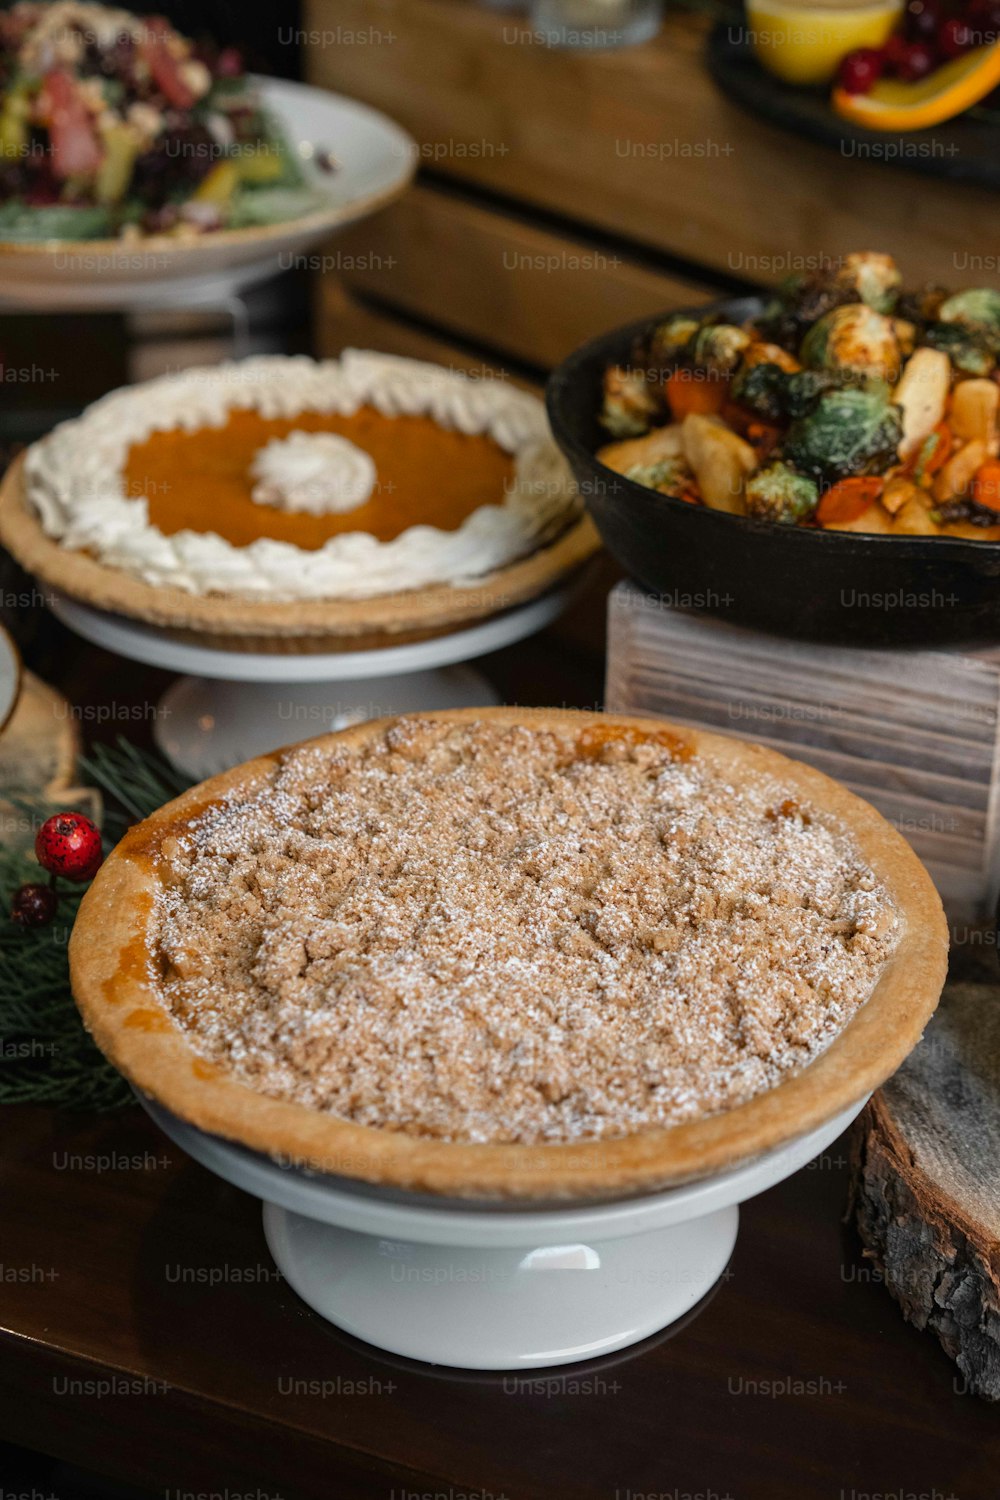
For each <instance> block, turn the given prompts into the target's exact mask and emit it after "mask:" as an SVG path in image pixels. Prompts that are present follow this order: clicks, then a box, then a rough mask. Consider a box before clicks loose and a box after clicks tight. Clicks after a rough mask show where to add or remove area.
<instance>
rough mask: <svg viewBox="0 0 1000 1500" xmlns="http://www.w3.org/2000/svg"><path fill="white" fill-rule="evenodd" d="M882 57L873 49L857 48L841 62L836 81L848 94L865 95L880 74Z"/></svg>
mask: <svg viewBox="0 0 1000 1500" xmlns="http://www.w3.org/2000/svg"><path fill="white" fill-rule="evenodd" d="M883 61H884V59H883V56H882V53H881V52H876V50H875V48H874V47H858V48H857V49H856V50H855V51H854V52H848V54H847V56H846V57H845V58H843V59H842V60H841V64H840V71H839V73H838V75H837V76H838V79H839V82H840V87H841V88H842V89H844V90H845V92H846V93H848V94H867V93H868V92H869V91H870V90H871V89H872V87H873V86H874V85H875V84H876V83H877V82H878V80H879V78H880V77H881V74H882V67H883Z"/></svg>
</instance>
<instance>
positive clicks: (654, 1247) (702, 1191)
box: [140, 1096, 864, 1370]
mask: <svg viewBox="0 0 1000 1500" xmlns="http://www.w3.org/2000/svg"><path fill="white" fill-rule="evenodd" d="M140 1098H141V1096H140ZM141 1103H142V1104H143V1105H144V1106H145V1108H146V1109H147V1110H148V1111H149V1113H150V1115H152V1117H153V1119H154V1120H155V1121H156V1123H157V1124H158V1125H159V1126H160V1127H161V1129H162V1130H164V1131H165V1132H166V1134H167V1135H169V1136H170V1138H171V1139H172V1140H173V1141H175V1142H176V1143H177V1145H179V1146H180V1147H181V1148H182V1149H183V1150H184V1151H186V1152H187V1153H188V1154H189V1155H190V1156H193V1157H194V1159H195V1160H196V1161H199V1162H201V1163H202V1165H203V1166H206V1167H208V1168H209V1169H210V1170H211V1171H213V1172H216V1173H217V1174H218V1175H219V1176H220V1177H223V1178H224V1179H225V1180H226V1181H227V1182H232V1183H235V1185H236V1186H237V1187H239V1188H242V1189H243V1190H244V1191H246V1192H248V1193H252V1194H254V1196H255V1197H258V1198H261V1199H262V1200H263V1203H264V1232H265V1235H266V1237H267V1243H268V1246H269V1247H270V1250H271V1254H272V1255H273V1256H274V1259H275V1261H276V1263H277V1265H278V1268H279V1270H280V1271H281V1273H282V1275H283V1276H284V1277H285V1280H286V1281H287V1282H288V1283H289V1285H290V1286H292V1287H293V1288H294V1290H295V1291H296V1292H297V1293H298V1294H299V1296H300V1297H301V1298H302V1299H303V1300H304V1301H305V1302H307V1303H308V1304H309V1306H310V1307H312V1308H314V1309H315V1311H316V1312H318V1313H319V1314H320V1315H321V1316H322V1317H324V1318H327V1319H328V1320H329V1321H330V1322H331V1323H335V1324H336V1325H337V1326H338V1327H339V1328H342V1329H344V1330H345V1331H346V1332H347V1333H350V1334H353V1335H355V1336H356V1337H357V1338H361V1339H364V1340H366V1341H367V1342H368V1343H370V1344H374V1345H376V1346H377V1347H378V1348H380V1349H386V1350H389V1351H390V1352H392V1353H394V1354H401V1355H404V1356H407V1357H408V1358H411V1359H420V1360H425V1361H429V1362H430V1363H432V1364H441V1365H449V1366H452V1367H456V1368H460V1369H475V1370H525V1369H537V1368H541V1367H545V1366H551V1365H563V1364H571V1363H573V1362H574V1361H577V1360H586V1359H593V1358H595V1357H597V1356H599V1355H603V1354H610V1353H613V1352H614V1351H615V1350H617V1349H624V1348H627V1347H628V1345H630V1344H635V1343H638V1342H639V1341H640V1340H642V1339H645V1338H648V1337H649V1336H650V1335H651V1334H653V1333H655V1332H657V1331H658V1330H660V1329H662V1328H665V1327H667V1326H668V1325H669V1324H670V1323H673V1322H676V1321H677V1320H678V1319H679V1318H682V1317H683V1316H684V1314H685V1313H686V1312H688V1311H689V1310H690V1309H691V1308H692V1307H693V1306H694V1305H695V1304H696V1303H697V1302H699V1301H701V1299H702V1298H703V1297H704V1296H705V1295H706V1293H707V1292H709V1291H710V1290H711V1288H712V1287H713V1285H714V1284H715V1283H716V1281H718V1279H719V1277H720V1276H721V1275H722V1273H723V1271H724V1270H725V1268H726V1265H727V1264H728V1262H729V1258H730V1256H731V1254H732V1250H733V1246H734V1244H735V1242H736V1231H737V1226H738V1223H739V1210H738V1208H737V1204H739V1203H742V1202H744V1201H745V1200H746V1199H747V1198H752V1197H754V1196H755V1195H756V1194H757V1193H760V1192H763V1191H764V1190H765V1189H766V1188H769V1187H772V1186H773V1185H774V1184H775V1183H777V1182H780V1181H781V1180H782V1179H783V1178H785V1177H788V1176H790V1175H791V1173H793V1172H796V1171H798V1170H799V1168H800V1167H802V1166H804V1165H805V1164H806V1162H808V1161H810V1160H811V1159H812V1158H813V1157H814V1156H816V1155H817V1154H818V1153H819V1152H821V1151H823V1150H824V1149H825V1148H826V1147H827V1146H829V1145H830V1143H831V1142H832V1141H834V1140H835V1139H836V1138H837V1136H839V1135H840V1133H841V1132H842V1131H843V1130H844V1129H846V1127H847V1126H848V1125H849V1124H850V1122H851V1120H853V1119H854V1117H855V1115H856V1114H857V1113H858V1112H859V1111H860V1109H861V1108H862V1106H863V1103H864V1101H863V1100H862V1101H860V1102H859V1103H858V1104H857V1105H855V1106H853V1107H852V1108H850V1109H848V1110H845V1111H844V1112H843V1113H842V1114H840V1115H838V1116H837V1117H836V1118H835V1119H833V1120H830V1121H828V1122H827V1123H826V1124H825V1125H823V1126H820V1127H819V1128H818V1129H816V1130H813V1131H811V1132H810V1133H809V1134H808V1135H806V1136H803V1137H802V1138H801V1139H799V1140H797V1141H792V1142H791V1143H789V1144H787V1145H784V1146H780V1147H778V1148H777V1149H775V1150H773V1151H770V1152H768V1153H767V1154H766V1155H764V1156H762V1157H760V1158H758V1159H757V1160H756V1161H753V1162H751V1163H749V1164H748V1165H745V1166H741V1167H737V1168H735V1169H734V1170H732V1171H729V1172H725V1173H722V1174H720V1175H717V1176H715V1177H710V1178H708V1179H706V1180H704V1181H702V1182H696V1183H690V1184H688V1185H686V1186H682V1187H677V1188H673V1189H672V1190H670V1191H667V1192H662V1193H654V1194H650V1195H647V1196H644V1197H640V1198H631V1199H626V1200H624V1201H621V1202H611V1203H598V1204H575V1205H574V1204H569V1205H567V1204H559V1205H551V1204H548V1205H540V1206H538V1207H531V1208H523V1207H520V1208H519V1207H512V1206H503V1205H493V1204H489V1205H487V1204H483V1203H464V1202H459V1201H455V1200H442V1199H435V1198H433V1197H431V1196H429V1195H422V1194H416V1193H402V1192H394V1191H389V1190H385V1189H378V1188H374V1187H369V1186H366V1185H365V1184H362V1183H358V1182H354V1181H351V1180H350V1179H348V1178H342V1177H341V1178H338V1177H326V1176H318V1175H315V1174H310V1173H308V1172H305V1171H303V1170H302V1169H300V1168H296V1167H288V1168H286V1167H283V1166H279V1165H278V1164H277V1163H276V1162H273V1161H271V1160H270V1159H269V1158H268V1157H265V1156H260V1155H258V1154H257V1153H255V1152H252V1151H248V1150H247V1149H245V1148H244V1147H242V1146H237V1145H233V1144H232V1143H231V1142H229V1141H224V1140H222V1139H220V1138H219V1137H218V1136H212V1135H207V1134H205V1132H203V1131H201V1130H198V1129H196V1128H195V1127H194V1126H192V1125H189V1124H187V1123H186V1122H184V1121H182V1120H179V1119H177V1118H176V1116H174V1115H171V1114H169V1113H168V1112H167V1111H166V1110H164V1109H162V1108H161V1107H160V1106H159V1105H157V1104H154V1103H153V1102H152V1101H151V1100H149V1099H146V1098H141Z"/></svg>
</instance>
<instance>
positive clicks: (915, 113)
mask: <svg viewBox="0 0 1000 1500" xmlns="http://www.w3.org/2000/svg"><path fill="white" fill-rule="evenodd" d="M998 85H1000V42H995V43H994V44H993V45H992V46H990V47H977V48H976V50H975V51H974V52H966V53H964V54H963V56H961V57H955V58H952V60H951V62H947V63H945V64H944V66H943V67H940V68H935V70H934V72H933V73H929V74H928V75H927V77H926V78H922V79H921V80H920V82H919V83H902V82H900V80H899V79H895V78H885V79H882V80H881V81H880V82H879V83H876V85H875V87H874V88H873V89H872V90H871V92H870V93H867V94H849V93H848V92H847V91H846V89H842V88H836V89H834V91H833V107H834V109H835V110H836V111H837V114H838V115H840V116H841V118H842V119H845V120H850V121H851V122H852V123H853V124H855V125H866V126H867V127H868V129H869V130H926V129H927V127H928V126H929V125H940V124H941V122H942V120H951V119H953V118H954V116H955V115H960V114H961V113H962V111H963V110H966V109H968V108H969V107H970V105H973V104H977V103H978V102H979V100H980V99H983V98H985V96H986V95H987V94H988V93H990V92H991V91H992V90H993V89H995V88H996V87H997V86H998Z"/></svg>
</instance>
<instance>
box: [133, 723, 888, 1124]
mask: <svg viewBox="0 0 1000 1500" xmlns="http://www.w3.org/2000/svg"><path fill="white" fill-rule="evenodd" d="M158 874H159V878H160V879H159V895H158V898H157V903H158V904H157V910H156V916H155V921H154V926H153V934H152V936H153V941H154V949H155V962H154V964H153V966H152V972H153V973H154V974H155V975H156V976H157V977H156V979H155V984H156V988H157V992H158V994H159V998H160V1000H161V1002H162V1003H163V1004H164V1005H165V1007H166V1008H167V1009H168V1010H169V1011H170V1013H171V1014H172V1016H173V1018H174V1020H175V1022H176V1024H178V1025H179V1026H180V1027H181V1028H182V1030H183V1031H184V1033H185V1035H186V1037H187V1040H188V1042H189V1044H190V1045H191V1046H192V1047H193V1048H194V1049H195V1050H196V1051H197V1052H198V1053H199V1054H201V1055H202V1056H203V1057H205V1058H207V1059H210V1060H212V1061H213V1062H215V1063H217V1064H218V1065H219V1066H221V1067H222V1068H223V1069H224V1070H225V1071H226V1072H227V1073H228V1074H229V1075H230V1076H233V1077H235V1078H236V1079H238V1080H239V1081H241V1082H243V1083H245V1084H248V1085H249V1086H250V1087H252V1088H253V1089H255V1090H257V1091H259V1092H262V1093H264V1094H267V1095H270V1096H272V1097H275V1098H278V1099H283V1100H289V1101H294V1102H298V1103H300V1104H306V1105H309V1106H311V1107H313V1108H315V1109H318V1110H323V1111H328V1112H329V1113H331V1114H332V1115H334V1116H338V1117H341V1118H344V1119H348V1120H352V1121H355V1122H357V1123H360V1124H363V1125H370V1126H378V1127H382V1128H385V1129H389V1130H396V1131H402V1132H406V1133H409V1134H412V1135H417V1136H424V1137H434V1138H437V1139H440V1140H445V1141H465V1142H482V1141H490V1142H517V1143H525V1144H531V1143H539V1142H555V1141H578V1140H587V1139H599V1138H615V1137H619V1136H623V1135H627V1134H633V1133H635V1132H637V1131H642V1130H645V1129H653V1128H657V1127H662V1126H668V1125H673V1124H676V1123H678V1122H681V1121H685V1120H691V1119H694V1118H697V1117H699V1116H703V1115H706V1114H711V1113H713V1112H717V1111H720V1110H726V1109H731V1108H732V1107H734V1106H735V1105H738V1104H740V1103H742V1102H744V1101H746V1100H749V1099H751V1098H753V1097H754V1096H755V1095H758V1094H760V1093H761V1092H763V1091H764V1090H766V1089H768V1088H771V1087H773V1086H774V1085H776V1084H777V1083H779V1082H780V1081H781V1080H782V1079H783V1078H784V1077H786V1076H788V1075H789V1074H791V1073H792V1072H795V1071H797V1070H799V1069H801V1068H802V1067H803V1066H805V1065H806V1064H808V1063H809V1062H810V1061H811V1060H812V1059H814V1058H815V1057H816V1056H818V1054H819V1053H821V1052H822V1051H823V1050H824V1048H825V1047H827V1046H828V1044H829V1043H830V1042H831V1041H832V1040H833V1039H834V1037H835V1036H836V1035H837V1034H838V1033H839V1032H840V1031H841V1030H842V1028H843V1027H844V1026H845V1025H846V1023H847V1022H848V1021H849V1020H850V1018H851V1017H852V1015H853V1014H854V1013H855V1012H856V1010H857V1009H858V1007H859V1006H860V1005H862V1004H863V1003H864V1002H865V1000H866V999H867V998H868V997H869V995H870V994H871V992H872V990H873V988H874V986H875V984H876V982H877V980H878V978H879V975H880V973H881V971H882V969H883V966H884V965H885V963H886V961H887V959H888V958H889V956H890V955H891V954H892V952H893V950H894V948H895V946H896V943H897V941H898V937H899V930H900V922H899V919H898V916H897V913H896V910H895V908H894V906H893V903H892V901H891V899H890V898H889V896H888V893H887V892H886V890H885V889H884V887H883V886H882V885H881V884H880V883H879V881H878V880H877V878H876V876H875V875H874V873H873V871H872V870H871V868H870V867H869V866H868V865H867V864H866V863H865V861H864V859H863V858H862V856H861V855H860V853H859V850H858V848H857V846H856V844H855V843H854V840H853V838H852V836H851V835H850V834H849V833H848V832H847V831H846V829H844V828H842V827H840V826H839V825H838V824H836V823H835V821H834V820H833V819H832V818H831V817H830V816H829V815H827V814H821V813H819V812H817V811H816V810H810V809H809V808H808V807H805V806H800V805H799V804H797V803H796V802H794V801H793V800H792V799H790V798H789V796H788V794H787V788H783V787H782V786H781V785H780V783H779V782H778V781H776V780H775V779H774V778H773V777H772V776H771V775H770V774H765V773H763V772H760V773H758V774H757V775H756V776H754V777H747V778H744V779H741V782H740V785H739V787H735V786H733V785H730V784H729V783H728V782H727V781H726V779H725V778H724V776H723V775H722V774H721V773H720V772H719V771H717V770H715V769H714V768H713V767H712V766H711V765H709V764H707V763H705V762H703V761H701V760H699V759H698V758H697V757H695V758H684V757H683V756H679V755H678V754H677V753H676V747H675V746H674V745H673V744H672V743H671V740H670V738H669V736H664V738H663V742H660V741H659V740H657V739H655V738H652V739H649V738H643V737H638V738H637V737H635V736H633V737H632V738H631V739H629V738H628V737H625V738H621V737H615V736H612V737H611V738H610V739H608V740H607V741H606V742H604V741H603V740H602V738H601V736H600V735H599V734H598V735H596V736H594V735H593V733H590V734H588V733H585V734H584V736H583V739H582V740H581V739H578V738H575V737H574V735H573V733H572V732H571V731H570V730H566V731H565V732H563V731H557V730H553V729H539V728H537V727H536V728H531V727H527V726H524V725H519V724H511V723H499V722H496V721H492V722H491V721H488V720H483V721H479V722H476V721H464V722H462V723H449V722H447V721H442V720H434V719H429V720H425V719H413V720H406V719H403V720H400V721H397V722H396V724H394V725H393V726H392V727H390V728H389V729H388V730H386V731H384V732H382V733H380V734H379V735H378V737H376V738H374V739H373V740H370V741H368V742H366V743H364V744H362V745H360V746H354V745H346V746H345V745H337V744H336V742H334V743H326V744H322V745H317V746H313V747H310V746H308V745H307V746H304V747H301V748H300V749H297V750H293V751H291V752H289V753H288V754H287V755H286V756H285V757H284V758H283V759H282V761H281V763H280V765H279V766H278V768H277V769H276V770H275V772H274V773H273V775H272V776H271V777H270V779H269V780H268V782H267V783H266V784H265V785H264V786H262V787H260V788H259V789H258V790H256V791H254V792H252V793H250V794H247V795H245V796H243V797H240V796H236V795H232V794H231V795H230V796H229V797H228V798H227V799H226V800H223V801H221V802H219V803H217V804H215V805H213V806H211V807H209V808H208V809H207V810H205V811H204V812H202V813H201V814H200V815H199V816H198V817H197V818H196V819H195V821H194V822H193V823H191V824H189V825H183V826H182V827H181V829H180V830H179V831H178V832H177V833H175V834H172V835H170V836H169V837H168V838H167V839H166V840H165V841H164V842H163V844H162V846H161V850H160V855H159V863H158Z"/></svg>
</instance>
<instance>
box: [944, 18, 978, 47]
mask: <svg viewBox="0 0 1000 1500" xmlns="http://www.w3.org/2000/svg"><path fill="white" fill-rule="evenodd" d="M971 46H972V31H971V29H970V27H969V23H968V21H960V20H959V18H958V16H949V17H948V19H947V21H945V22H944V23H943V24H942V26H941V30H940V31H939V32H938V35H937V48H938V51H939V52H940V53H941V56H942V57H959V56H960V55H961V53H963V52H967V51H968V49H969V48H970V47H971Z"/></svg>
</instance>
